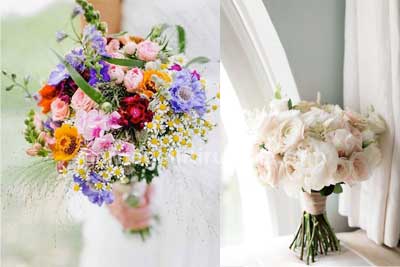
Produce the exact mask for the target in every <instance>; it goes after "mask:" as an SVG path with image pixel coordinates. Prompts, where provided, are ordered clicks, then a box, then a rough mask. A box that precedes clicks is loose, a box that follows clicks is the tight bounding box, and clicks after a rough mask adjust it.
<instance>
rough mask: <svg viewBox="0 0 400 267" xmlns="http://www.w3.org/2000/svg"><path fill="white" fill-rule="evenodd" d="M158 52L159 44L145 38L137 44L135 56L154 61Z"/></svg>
mask: <svg viewBox="0 0 400 267" xmlns="http://www.w3.org/2000/svg"><path fill="white" fill-rule="evenodd" d="M158 52H160V46H159V45H158V44H156V43H154V42H152V41H149V40H146V41H143V42H140V43H139V44H138V45H137V51H136V54H137V57H138V58H139V59H141V60H144V61H154V60H155V59H156V58H157V55H158Z"/></svg>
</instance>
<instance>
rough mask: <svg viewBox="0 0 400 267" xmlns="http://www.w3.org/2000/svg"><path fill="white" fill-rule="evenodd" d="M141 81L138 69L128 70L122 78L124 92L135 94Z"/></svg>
mask: <svg viewBox="0 0 400 267" xmlns="http://www.w3.org/2000/svg"><path fill="white" fill-rule="evenodd" d="M142 80H143V72H142V71H141V70H140V69H139V68H133V69H131V70H129V71H128V72H127V73H126V75H125V78H124V85H125V87H126V90H127V91H128V92H130V93H134V92H136V90H137V89H138V88H139V85H140V83H141V82H142Z"/></svg>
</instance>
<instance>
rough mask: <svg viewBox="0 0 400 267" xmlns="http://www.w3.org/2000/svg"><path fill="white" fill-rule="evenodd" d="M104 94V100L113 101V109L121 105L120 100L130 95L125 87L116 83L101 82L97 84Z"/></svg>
mask: <svg viewBox="0 0 400 267" xmlns="http://www.w3.org/2000/svg"><path fill="white" fill-rule="evenodd" d="M97 87H98V88H99V90H100V91H101V92H102V94H103V98H104V101H106V102H109V103H111V106H112V110H115V109H117V108H118V107H119V101H120V100H121V99H122V98H124V97H126V96H128V92H127V91H126V89H125V87H124V86H122V85H119V84H116V83H113V82H111V83H99V84H98V85H97Z"/></svg>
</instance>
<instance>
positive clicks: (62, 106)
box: [50, 98, 69, 121]
mask: <svg viewBox="0 0 400 267" xmlns="http://www.w3.org/2000/svg"><path fill="white" fill-rule="evenodd" d="M50 109H51V114H52V119H53V121H62V120H64V119H65V118H66V117H68V115H69V105H68V104H67V103H66V102H64V101H62V100H61V99H59V98H56V99H55V100H54V101H53V102H52V103H51V105H50Z"/></svg>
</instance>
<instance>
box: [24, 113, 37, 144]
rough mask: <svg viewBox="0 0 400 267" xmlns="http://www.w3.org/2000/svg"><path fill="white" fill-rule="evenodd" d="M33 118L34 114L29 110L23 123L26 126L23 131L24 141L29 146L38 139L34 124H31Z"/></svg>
mask: <svg viewBox="0 0 400 267" xmlns="http://www.w3.org/2000/svg"><path fill="white" fill-rule="evenodd" d="M34 116H35V112H34V111H33V110H31V111H29V113H28V115H27V118H26V119H25V121H24V123H25V126H26V128H25V131H24V135H25V140H26V141H27V142H28V143H30V144H34V143H36V140H37V139H38V137H39V133H38V132H37V131H36V127H35V124H34V123H33V120H34Z"/></svg>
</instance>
